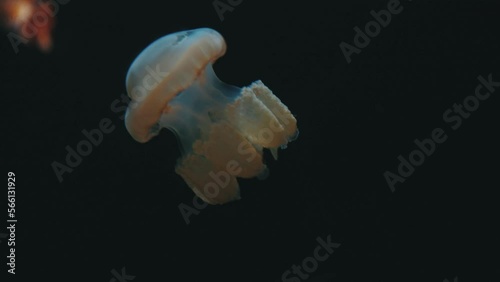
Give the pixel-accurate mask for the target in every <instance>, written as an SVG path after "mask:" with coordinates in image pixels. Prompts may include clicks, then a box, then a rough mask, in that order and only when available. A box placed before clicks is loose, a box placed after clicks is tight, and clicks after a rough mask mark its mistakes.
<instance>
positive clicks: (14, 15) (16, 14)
mask: <svg viewBox="0 0 500 282" xmlns="http://www.w3.org/2000/svg"><path fill="white" fill-rule="evenodd" d="M0 13H1V14H2V15H3V18H4V22H5V24H6V25H7V26H8V27H9V28H10V29H12V30H13V32H15V33H16V35H17V36H18V40H19V41H21V42H23V43H30V42H33V43H36V44H37V45H38V47H39V48H40V49H41V50H42V51H49V50H50V49H51V48H52V29H53V28H54V20H55V19H54V16H55V15H54V13H53V10H52V9H51V7H50V5H49V4H48V2H37V1H36V0H4V1H1V2H0Z"/></svg>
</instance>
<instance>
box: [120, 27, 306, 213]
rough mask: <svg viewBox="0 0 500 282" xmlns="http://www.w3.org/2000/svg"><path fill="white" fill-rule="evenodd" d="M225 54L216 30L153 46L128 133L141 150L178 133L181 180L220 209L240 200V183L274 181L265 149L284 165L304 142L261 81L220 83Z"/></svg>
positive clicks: (138, 73)
mask: <svg viewBox="0 0 500 282" xmlns="http://www.w3.org/2000/svg"><path fill="white" fill-rule="evenodd" d="M225 51H226V43H225V41H224V38H223V37H222V35H221V34H219V33H218V32H217V31H215V30H213V29H210V28H199V29H193V30H186V31H180V32H176V33H172V34H169V35H166V36H164V37H161V38H159V39H157V40H156V41H154V42H153V43H151V44H150V45H149V46H147V47H146V48H145V49H144V50H143V51H142V52H141V53H140V54H139V55H138V56H137V57H136V58H135V60H134V61H133V62H132V64H131V65H130V68H129V70H128V73H127V77H126V88H127V94H128V96H129V97H130V102H129V104H128V107H127V111H126V114H125V126H126V128H127V131H128V132H129V133H130V135H131V136H132V137H133V138H134V139H135V140H136V141H138V142H141V143H145V142H147V141H149V140H150V139H151V138H153V137H154V136H156V135H158V133H159V132H160V130H161V129H162V128H167V129H168V130H170V131H172V132H173V133H174V135H175V136H176V137H177V140H178V144H179V145H180V150H181V157H180V158H179V159H178V160H177V164H176V168H175V172H176V173H177V174H179V175H180V176H181V177H182V178H183V179H184V181H185V182H186V184H187V185H188V186H189V187H190V188H191V189H192V190H193V192H194V193H195V194H196V196H198V197H199V198H201V199H202V200H203V201H205V202H206V203H208V204H213V205H215V204H224V203H227V202H230V201H233V200H237V199H240V198H241V197H240V188H239V184H238V181H237V178H238V177H239V178H253V177H261V178H264V177H265V176H266V174H267V173H268V169H267V167H266V165H265V164H264V162H263V149H264V148H267V149H269V150H270V151H271V153H272V155H273V157H274V158H275V159H277V157H278V149H279V148H282V149H284V148H286V146H287V144H288V142H290V141H293V140H294V139H296V138H297V136H298V129H297V120H296V119H295V117H294V116H293V115H292V113H291V112H290V110H289V109H288V107H287V106H285V105H284V104H283V103H282V102H281V100H280V99H279V98H278V97H276V96H275V95H274V94H273V92H272V91H271V90H270V89H269V88H268V87H267V86H265V85H264V83H263V82H262V81H260V80H258V81H255V82H253V83H252V84H251V85H250V86H247V87H242V88H240V87H236V86H233V85H229V84H226V83H224V82H222V81H221V80H219V78H218V77H217V76H216V74H215V72H214V70H213V67H212V65H213V64H214V63H215V61H216V60H217V59H218V58H220V57H222V56H223V55H224V53H225Z"/></svg>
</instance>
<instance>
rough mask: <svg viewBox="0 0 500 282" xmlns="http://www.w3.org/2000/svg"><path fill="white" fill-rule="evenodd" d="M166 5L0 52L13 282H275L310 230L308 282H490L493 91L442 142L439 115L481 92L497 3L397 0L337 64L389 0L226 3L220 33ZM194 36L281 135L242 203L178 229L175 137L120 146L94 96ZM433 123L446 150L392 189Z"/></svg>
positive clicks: (130, 9) (99, 11)
mask: <svg viewBox="0 0 500 282" xmlns="http://www.w3.org/2000/svg"><path fill="white" fill-rule="evenodd" d="M102 2H105V3H102ZM166 2H170V1H140V2H139V1H134V2H132V1H130V2H127V3H123V1H76V0H72V1H70V2H69V3H68V4H66V5H64V6H61V7H60V12H59V13H58V15H57V25H56V28H55V31H54V41H55V42H54V43H55V45H54V49H53V50H52V52H51V53H49V54H44V53H41V52H40V51H38V50H37V49H36V48H33V47H30V46H25V45H22V46H20V51H19V53H18V54H15V53H14V51H13V49H12V46H11V45H10V43H9V41H8V39H7V37H6V36H4V37H3V39H1V40H0V44H1V45H0V49H1V55H0V58H1V85H0V95H1V98H2V119H1V124H2V141H1V145H2V167H3V169H2V171H3V173H4V174H5V175H6V174H7V172H8V171H13V172H15V174H16V182H17V195H16V196H17V198H16V201H17V202H16V204H17V205H16V211H17V218H18V223H17V229H16V244H17V249H16V272H17V274H16V278H18V280H19V281H30V280H31V281H33V280H34V279H37V280H39V281H41V280H43V281H106V282H107V281H110V280H111V279H112V278H113V277H114V276H113V274H112V273H111V270H112V269H116V270H117V271H118V272H120V271H121V269H122V268H123V267H125V269H126V272H127V273H128V274H130V275H134V276H135V278H134V280H133V281H134V282H136V281H137V282H139V281H253V282H256V281H281V276H282V274H283V273H284V272H285V271H286V270H288V269H290V268H291V266H292V265H293V264H296V265H299V264H301V263H302V261H303V259H304V258H306V257H309V256H312V253H313V250H314V248H315V247H316V246H317V245H318V243H317V242H316V238H318V237H321V238H323V239H326V237H327V236H328V235H330V236H331V238H332V241H334V242H337V243H341V246H340V247H339V248H338V249H337V250H336V251H335V252H334V253H333V254H332V255H331V256H330V257H329V259H328V260H327V261H325V262H320V263H319V267H318V269H317V270H316V271H315V272H314V273H312V274H311V278H310V279H309V280H308V281H364V282H368V281H436V282H442V281H444V279H449V280H450V281H451V280H452V279H453V278H454V277H458V280H459V281H461V282H462V281H498V277H500V273H499V272H500V271H499V267H498V262H499V260H498V252H497V251H498V248H497V247H498V244H497V241H498V238H499V237H498V233H496V229H497V227H498V204H497V198H496V195H497V193H496V191H497V190H498V187H499V185H498V177H497V176H498V157H499V154H498V149H497V148H498V145H499V137H498V134H497V133H498V120H499V119H498V107H499V106H500V100H499V97H498V94H499V93H500V91H499V90H497V92H495V93H493V94H492V95H491V97H490V98H489V99H487V100H485V101H483V102H481V104H480V106H479V108H478V110H476V111H475V112H473V113H471V116H470V118H468V119H466V120H464V121H463V123H462V125H461V127H460V128H458V129H457V130H452V129H451V127H450V124H447V123H445V122H444V121H443V117H442V116H443V113H444V112H445V111H446V110H447V109H449V108H451V107H452V106H453V104H454V103H457V104H458V103H462V102H463V100H464V98H465V97H467V96H469V95H473V94H474V89H475V87H476V85H477V84H478V80H477V77H478V76H479V75H482V76H483V77H487V76H488V74H492V76H493V80H497V81H500V64H499V62H500V60H499V59H500V53H499V52H500V48H499V47H500V44H499V42H500V41H499V40H498V36H499V29H498V28H499V27H500V22H499V17H498V8H499V5H498V4H497V3H498V2H497V1H417V0H414V1H402V2H401V5H402V6H403V11H402V12H401V13H400V14H398V15H393V17H392V21H391V23H390V24H389V25H388V26H387V27H386V28H383V29H382V30H381V32H380V34H379V35H378V36H376V37H375V38H373V39H372V40H371V42H370V44H369V45H368V46H367V47H366V48H364V49H362V51H361V53H360V54H354V55H352V62H351V63H350V64H348V63H347V62H346V60H345V58H344V56H343V54H342V52H341V50H340V48H339V44H340V43H341V42H343V41H344V42H346V43H349V44H353V38H354V34H355V32H354V30H353V28H354V27H356V26H358V27H360V28H362V29H363V28H364V25H365V24H366V23H367V22H369V21H371V20H372V19H373V18H372V16H371V15H370V11H371V10H375V11H379V10H381V9H386V7H387V3H388V1H363V2H359V1H344V2H346V3H337V2H334V1H328V2H326V1H323V2H319V1H315V2H306V1H281V2H279V3H276V2H273V3H269V2H270V1H246V0H245V1H243V2H242V3H241V4H240V5H238V6H236V7H235V8H234V10H233V11H232V12H226V13H224V21H221V20H220V19H219V17H218V15H217V12H216V11H215V9H214V7H213V6H212V1H172V3H166ZM198 27H211V28H213V29H216V30H217V31H219V32H220V33H221V34H222V35H223V36H224V37H225V39H226V41H227V45H228V50H227V53H226V55H225V56H224V57H222V58H221V59H219V60H218V61H217V63H216V64H215V65H214V68H215V72H216V73H217V74H218V76H219V77H220V78H221V79H222V80H223V81H225V82H227V83H229V84H233V85H237V86H245V85H249V84H250V83H251V82H253V81H255V80H257V79H261V80H262V81H263V82H264V83H265V84H266V85H268V86H269V87H270V88H271V89H272V90H273V91H274V93H275V94H276V95H277V96H278V97H279V98H280V99H281V100H282V101H283V102H284V103H285V104H286V105H287V106H288V107H289V108H290V110H291V111H292V113H293V114H294V115H295V116H296V118H297V120H298V127H299V130H300V136H299V138H298V139H297V140H296V141H294V142H292V143H290V144H289V147H288V148H287V149H286V150H284V151H280V157H279V160H278V161H273V160H271V158H269V154H268V153H266V163H267V165H268V167H269V168H270V172H271V174H270V176H269V178H268V179H267V180H264V181H259V180H240V181H239V182H240V187H241V191H242V200H240V201H236V202H232V203H229V204H226V205H223V206H209V207H207V208H205V209H203V210H202V211H200V213H199V214H198V215H194V216H192V217H190V224H189V225H187V224H186V223H185V221H184V219H183V217H182V215H181V213H180V212H179V208H178V205H179V204H180V203H185V204H188V205H191V206H192V203H191V201H192V199H193V193H192V191H191V190H190V189H189V188H188V187H187V185H186V184H185V183H184V182H183V180H182V179H181V178H180V177H179V176H178V175H177V174H175V172H174V166H175V163H176V159H177V158H178V157H179V156H180V153H179V151H178V147H177V145H176V138H175V137H174V135H173V134H172V133H170V132H168V131H166V130H164V131H162V133H161V134H160V135H159V136H157V137H156V138H154V139H153V140H151V141H150V142H148V143H146V144H139V143H137V142H135V141H134V140H133V139H132V138H131V136H130V135H129V134H128V132H127V131H126V129H125V127H124V125H123V121H122V120H121V119H120V116H121V115H122V114H123V112H118V113H116V110H115V111H113V110H112V108H111V104H112V103H113V101H114V100H115V99H119V98H120V95H121V94H126V90H125V75H126V72H127V69H128V66H129V65H130V63H131V62H132V60H133V59H134V58H135V56H137V55H138V53H139V52H140V51H141V50H142V49H143V48H145V47H146V46H147V45H148V44H149V43H151V42H152V41H153V40H155V39H157V38H159V37H161V36H163V35H166V34H168V33H171V32H176V31H179V30H184V29H192V28H198ZM2 32H3V34H4V35H6V34H7V33H8V30H2ZM121 105H123V104H121ZM103 118H109V119H110V120H111V121H112V122H113V125H114V126H115V130H114V131H113V132H111V133H109V134H106V135H105V136H104V140H103V142H102V143H101V144H100V145H99V146H97V147H94V148H93V151H92V153H91V154H90V155H89V156H86V157H84V158H83V160H82V163H81V164H80V165H79V166H77V167H76V168H75V169H74V171H73V172H71V173H66V174H64V175H63V177H64V181H63V182H62V183H59V181H58V180H57V177H56V175H55V173H54V171H53V169H52V167H51V164H52V163H53V162H54V161H57V162H60V163H64V162H65V161H64V159H65V157H66V154H67V151H66V149H65V147H66V146H70V147H72V148H75V147H76V145H77V144H78V142H80V141H81V140H84V136H83V135H82V133H81V131H82V130H83V129H86V130H91V129H95V128H98V125H99V122H100V121H101V120H102V119H103ZM435 128H442V129H443V130H444V131H445V132H446V134H447V136H448V139H447V140H446V142H444V143H443V144H439V145H438V146H437V148H436V151H435V153H434V154H433V155H432V156H430V157H428V158H426V160H425V162H424V164H423V165H421V166H419V167H417V168H416V169H415V172H414V173H413V175H411V176H410V177H408V179H407V180H406V181H405V182H404V183H398V184H396V191H395V192H394V193H392V192H391V190H390V189H389V186H388V184H387V182H386V180H385V179H384V176H383V174H384V172H385V171H392V172H396V171H397V165H398V164H399V161H398V159H397V157H398V156H399V155H403V156H404V157H407V156H408V155H409V154H410V152H411V151H412V150H414V149H415V148H416V146H415V145H414V144H413V140H414V139H415V138H418V139H420V140H422V139H424V138H429V137H430V136H431V131H432V130H433V129H435ZM5 178H7V176H5ZM4 194H5V195H6V193H4ZM6 198H7V197H6V196H5V200H2V202H4V203H6ZM6 213H7V211H6V206H5V211H1V214H2V217H4V216H6ZM3 222H5V220H3ZM2 225H3V224H2ZM0 232H3V233H6V232H5V230H4V229H2V231H0ZM5 244H6V242H5V241H4V240H3V242H2V243H1V250H2V253H1V260H0V261H1V262H2V265H1V267H0V268H1V271H2V272H3V273H2V275H3V274H4V273H5V272H6V265H5V256H7V255H8V254H7V248H6V245H5ZM9 278H10V279H12V276H9ZM28 279H30V280H28ZM1 281H6V280H3V279H2V280H1ZM7 281H9V280H7ZM117 281H118V280H117Z"/></svg>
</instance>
